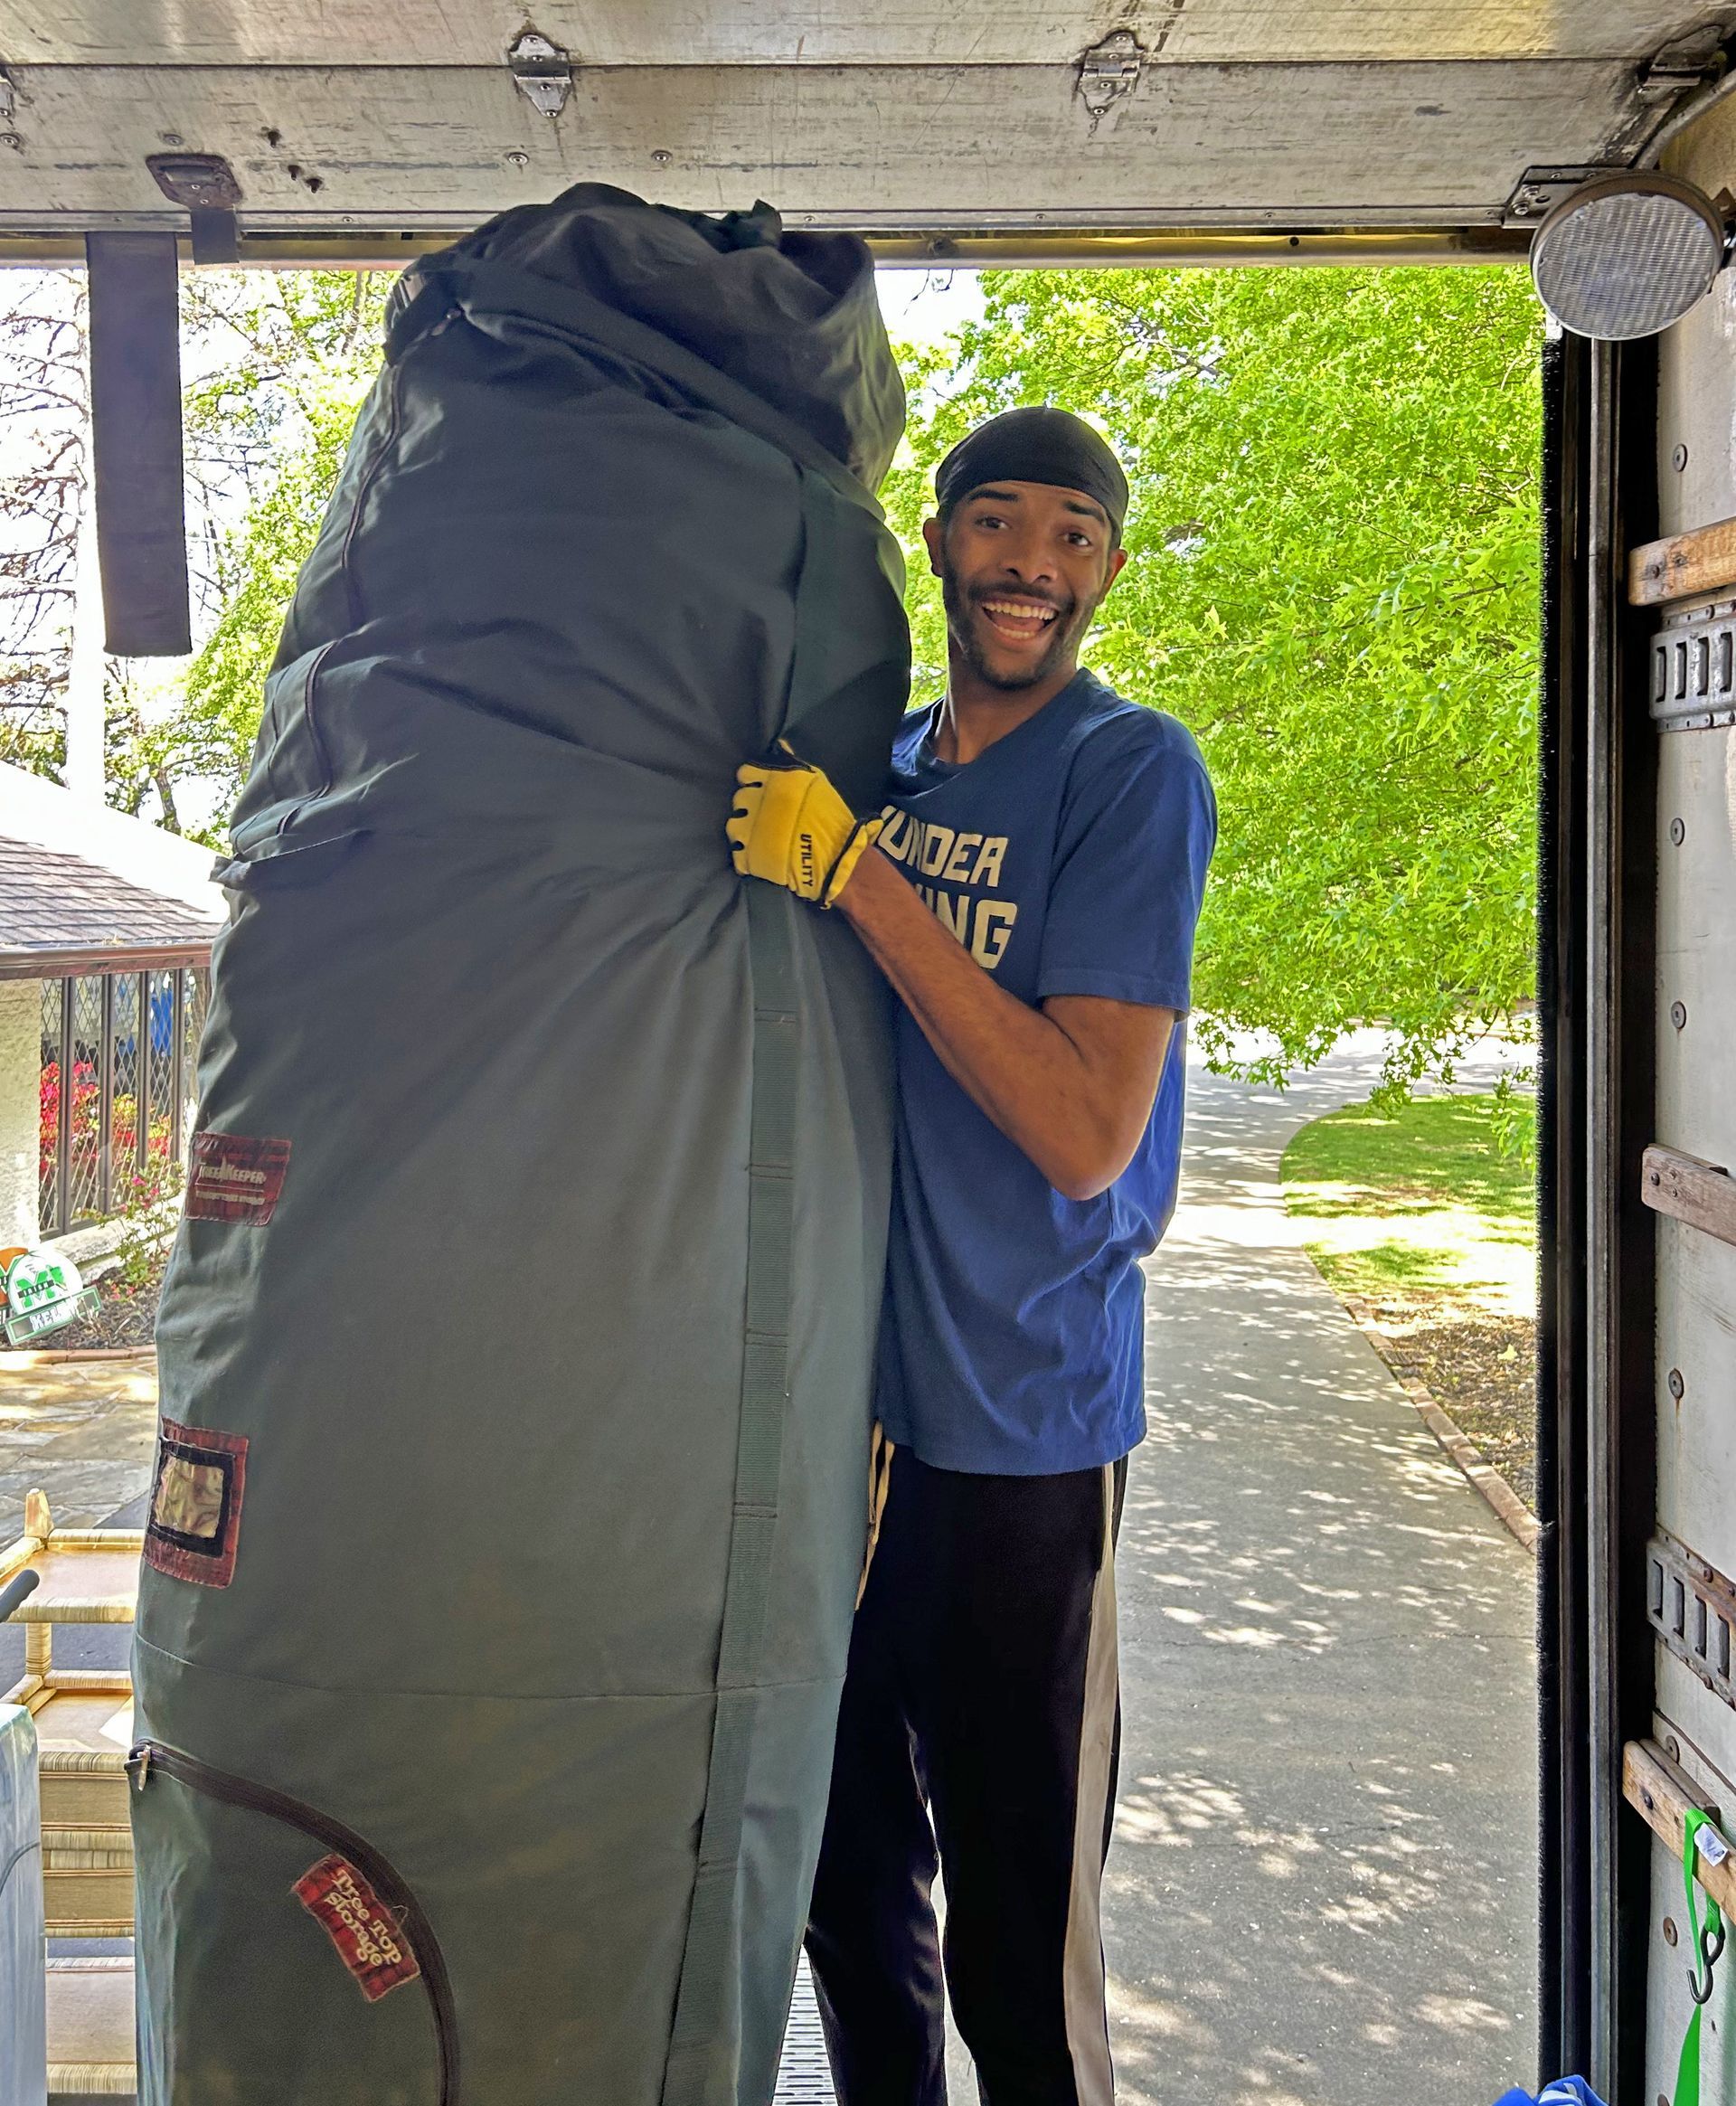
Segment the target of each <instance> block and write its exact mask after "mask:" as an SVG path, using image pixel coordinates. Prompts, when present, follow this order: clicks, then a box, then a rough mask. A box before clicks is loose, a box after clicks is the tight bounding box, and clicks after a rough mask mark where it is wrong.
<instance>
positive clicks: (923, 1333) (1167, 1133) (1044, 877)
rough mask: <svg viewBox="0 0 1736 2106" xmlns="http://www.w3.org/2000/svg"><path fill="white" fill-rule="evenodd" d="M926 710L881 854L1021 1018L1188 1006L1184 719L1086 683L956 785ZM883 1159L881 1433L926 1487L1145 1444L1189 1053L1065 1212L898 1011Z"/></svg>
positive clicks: (909, 735)
mask: <svg viewBox="0 0 1736 2106" xmlns="http://www.w3.org/2000/svg"><path fill="white" fill-rule="evenodd" d="M932 723H933V713H932V712H931V711H928V710H923V711H920V712H918V713H914V714H913V715H911V716H910V717H907V718H906V719H905V722H904V725H903V728H902V730H901V732H900V734H899V737H898V741H897V743H896V745H895V746H894V748H893V751H892V790H891V801H890V802H889V803H888V805H887V807H886V811H887V820H886V825H885V827H884V829H883V830H882V834H881V836H880V844H879V845H880V846H881V848H882V850H883V852H884V853H885V854H886V855H890V856H891V857H892V860H893V861H894V862H895V863H898V864H902V866H903V868H904V871H905V874H906V875H907V876H908V877H910V880H911V881H912V883H915V884H916V885H917V887H918V888H919V890H920V892H921V894H922V896H923V898H924V899H925V900H926V901H927V902H928V903H929V906H930V907H931V908H932V909H933V910H934V911H935V912H936V913H937V914H939V917H940V919H941V920H942V921H944V922H945V923H946V924H947V926H948V928H950V929H951V930H953V932H954V934H955V935H957V936H958V940H959V941H960V942H961V943H963V944H964V945H965V947H966V949H968V950H969V952H970V954H971V956H972V957H973V958H975V959H977V963H978V964H979V965H981V966H984V967H985V968H986V969H987V970H988V971H989V972H991V973H993V974H994V976H995V980H996V981H997V982H998V983H999V985H1000V986H1002V987H1005V988H1006V989H1007V990H1008V992H1009V993H1011V994H1014V995H1016V996H1018V997H1019V999H1020V1000H1021V1001H1022V1002H1027V1003H1031V1004H1033V1005H1035V1004H1037V1003H1039V1002H1041V1001H1043V999H1044V998H1045V997H1046V996H1050V995H1102V996H1109V997H1110V998H1111V999H1113V1000H1115V1001H1118V1002H1145V1003H1149V1004H1151V1005H1152V1006H1154V1007H1157V1008H1165V1009H1176V1010H1184V1009H1185V1008H1186V1007H1187V1006H1188V987H1189V979H1190V976H1191V968H1192V965H1193V958H1194V923H1195V922H1196V921H1197V920H1198V918H1199V911H1200V895H1201V892H1202V891H1203V887H1204V883H1205V872H1206V865H1207V864H1208V863H1209V862H1210V861H1211V858H1212V845H1213V843H1214V841H1215V840H1216V837H1217V807H1216V804H1215V801H1214V800H1213V798H1212V784H1211V780H1210V779H1209V778H1208V776H1207V775H1206V772H1205V763H1204V761H1203V760H1202V759H1201V757H1200V750H1199V748H1198V747H1197V746H1196V745H1195V744H1194V739H1193V736H1192V734H1191V733H1190V732H1188V731H1187V729H1186V728H1185V726H1184V725H1183V724H1181V723H1180V722H1177V721H1176V719H1175V718H1174V717H1171V716H1165V715H1163V714H1162V713H1159V712H1158V711H1156V710H1150V709H1144V708H1141V707H1139V706H1138V705H1137V704H1133V703H1127V702H1123V701H1122V700H1121V698H1120V697H1119V696H1118V694H1114V693H1112V692H1111V690H1110V689H1109V688H1108V687H1106V686H1104V685H1103V684H1102V682H1101V681H1099V680H1098V679H1096V678H1095V677H1094V676H1093V675H1090V673H1086V672H1080V674H1079V675H1077V676H1076V677H1075V678H1074V679H1073V680H1071V681H1070V682H1069V684H1068V685H1067V686H1066V687H1064V688H1063V689H1062V690H1061V693H1060V694H1058V695H1056V696H1055V698H1054V699H1053V701H1052V702H1050V703H1048V704H1046V705H1045V706H1044V707H1043V708H1042V709H1041V710H1039V711H1038V712H1037V713H1036V715H1035V716H1033V717H1029V718H1027V719H1026V720H1025V722H1024V723H1022V724H1021V725H1019V727H1018V728H1017V729H1016V730H1015V731H1013V732H1008V733H1007V734H1006V736H1005V738H1003V739H999V740H997V741H995V744H994V745H992V746H990V747H989V748H988V749H987V750H986V751H985V752H983V753H980V754H979V755H978V756H977V759H976V760H972V761H970V762H968V763H967V765H966V766H964V767H955V766H951V765H948V763H947V762H945V761H942V760H939V759H937V758H936V755H935V751H934V745H933V740H932ZM897 1054H898V1095H899V1112H898V1163H897V1172H896V1176H895V1178H894V1183H893V1198H892V1240H891V1246H890V1250H889V1253H888V1261H887V1295H886V1304H885V1314H884V1317H883V1319H882V1332H881V1349H880V1374H879V1402H878V1409H879V1412H880V1417H881V1420H882V1423H883V1424H884V1426H885V1429H886V1432H887V1435H888V1437H889V1438H890V1439H892V1440H895V1441H898V1442H900V1443H901V1444H902V1445H905V1446H908V1447H909V1448H910V1449H911V1450H913V1452H914V1453H915V1454H916V1455H917V1456H918V1457H919V1459H920V1460H922V1461H923V1462H926V1463H929V1464H930V1465H932V1466H933V1467H934V1468H935V1469H956V1470H970V1471H977V1472H983V1473H988V1474H995V1475H1007V1476H1015V1477H1027V1476H1038V1475H1042V1474H1044V1473H1046V1472H1050V1471H1059V1470H1071V1469H1093V1468H1096V1467H1098V1466H1100V1465H1101V1464H1103V1463H1106V1462H1113V1461H1116V1460H1118V1459H1119V1458H1120V1457H1121V1456H1124V1455H1125V1454H1126V1453H1127V1450H1129V1449H1130V1448H1132V1447H1133V1446H1134V1445H1135V1444H1136V1443H1137V1441H1138V1440H1141V1439H1142V1438H1143V1437H1144V1434H1145V1431H1146V1417H1145V1401H1144V1386H1145V1384H1144V1365H1143V1357H1142V1354H1141V1345H1142V1339H1143V1333H1144V1327H1145V1326H1144V1317H1145V1295H1144V1279H1143V1276H1142V1274H1141V1272H1140V1270H1139V1261H1140V1259H1141V1258H1143V1257H1144V1256H1145V1255H1146V1252H1147V1251H1151V1250H1152V1249H1154V1248H1155V1247H1156V1242H1157V1240H1158V1238H1159V1237H1160V1236H1161V1235H1162V1234H1163V1232H1164V1228H1165V1224H1166V1223H1167V1222H1168V1220H1169V1217H1170V1214H1171V1213H1172V1212H1173V1211H1174V1208H1175V1185H1176V1177H1177V1173H1178V1169H1179V1166H1180V1157H1181V1140H1182V1095H1183V1089H1184V1080H1185V1075H1186V1060H1185V1046H1184V1041H1183V1031H1182V1027H1181V1025H1179V1024H1178V1025H1177V1027H1176V1030H1175V1034H1174V1035H1173V1037H1172V1039H1171V1043H1170V1047H1169V1051H1168V1053H1167V1055H1166V1057H1165V1062H1164V1071H1163V1075H1162V1079H1161V1081H1159V1083H1158V1088H1157V1100H1156V1104H1155V1105H1154V1107H1153V1109H1152V1114H1151V1122H1150V1124H1149V1126H1148V1127H1147V1128H1146V1135H1145V1138H1144V1139H1143V1140H1142V1141H1141V1142H1140V1144H1139V1147H1138V1149H1137V1152H1136V1153H1135V1155H1134V1158H1133V1160H1132V1162H1131V1163H1129V1164H1128V1166H1127V1168H1126V1169H1125V1170H1124V1171H1123V1172H1122V1174H1121V1176H1119V1177H1118V1178H1117V1179H1116V1181H1115V1183H1114V1184H1113V1185H1110V1187H1109V1190H1108V1191H1107V1192H1104V1193H1102V1194H1100V1195H1099V1196H1098V1197H1097V1198H1095V1199H1087V1200H1072V1199H1065V1198H1063V1197H1062V1196H1061V1194H1060V1193H1059V1192H1057V1191H1056V1190H1055V1189H1054V1187H1053V1186H1052V1185H1051V1184H1050V1183H1049V1181H1048V1179H1047V1178H1046V1177H1044V1176H1043V1173H1042V1171H1040V1170H1039V1169H1038V1168H1037V1167H1036V1166H1035V1165H1034V1164H1033V1162H1032V1161H1031V1159H1030V1157H1028V1156H1026V1155H1025V1154H1024V1151H1023V1150H1022V1149H1020V1148H1019V1147H1015V1146H1014V1143H1013V1142H1012V1141H1010V1140H1008V1139H1007V1138H1006V1137H1005V1135H1004V1134H1003V1133H1002V1132H1001V1131H1000V1129H998V1128H997V1127H996V1126H995V1125H994V1124H993V1123H992V1121H991V1120H990V1119H988V1118H987V1117H986V1114H984V1113H983V1112H981V1111H979V1110H977V1107H976V1105H975V1104H973V1103H972V1102H971V1100H970V1099H969V1098H968V1097H967V1095H966V1094H965V1092H964V1091H963V1090H962V1089H960V1088H959V1086H958V1083H957V1082H955V1081H953V1079H952V1077H951V1076H950V1075H948V1073H947V1072H946V1070H945V1068H943V1067H942V1066H941V1064H940V1062H939V1058H938V1057H937V1055H936V1054H935V1053H934V1051H933V1049H932V1048H931V1047H930V1046H929V1042H928V1041H927V1039H926V1038H924V1037H923V1035H922V1033H921V1031H920V1028H919V1027H918V1025H916V1024H915V1022H914V1021H913V1020H912V1019H911V1017H910V1015H909V1013H908V1012H907V1011H906V1010H904V1009H903V1008H902V1007H901V1008H900V1010H899V1012H898V1020H897Z"/></svg>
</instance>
